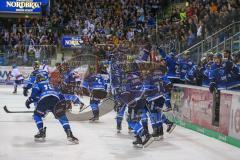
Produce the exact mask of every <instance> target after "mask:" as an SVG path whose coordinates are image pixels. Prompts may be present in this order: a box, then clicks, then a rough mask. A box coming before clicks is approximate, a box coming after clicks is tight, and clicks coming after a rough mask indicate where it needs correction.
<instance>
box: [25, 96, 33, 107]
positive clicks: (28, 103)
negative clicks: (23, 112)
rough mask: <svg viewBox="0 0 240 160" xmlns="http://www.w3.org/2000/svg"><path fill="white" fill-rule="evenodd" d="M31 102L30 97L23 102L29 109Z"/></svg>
mask: <svg viewBox="0 0 240 160" xmlns="http://www.w3.org/2000/svg"><path fill="white" fill-rule="evenodd" d="M31 103H32V100H31V98H28V99H27V100H26V102H25V106H26V107H27V108H28V109H30V104H31Z"/></svg>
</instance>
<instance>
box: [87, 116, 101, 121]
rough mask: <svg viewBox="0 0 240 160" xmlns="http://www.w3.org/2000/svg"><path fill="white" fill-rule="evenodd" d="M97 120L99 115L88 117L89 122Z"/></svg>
mask: <svg viewBox="0 0 240 160" xmlns="http://www.w3.org/2000/svg"><path fill="white" fill-rule="evenodd" d="M98 120H99V117H95V116H93V117H92V118H90V119H89V122H96V121H98Z"/></svg>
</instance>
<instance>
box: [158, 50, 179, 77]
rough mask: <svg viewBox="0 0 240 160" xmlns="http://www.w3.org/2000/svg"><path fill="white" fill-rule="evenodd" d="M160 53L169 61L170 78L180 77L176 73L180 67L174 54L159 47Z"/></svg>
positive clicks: (168, 72) (168, 73) (168, 74)
mask: <svg viewBox="0 0 240 160" xmlns="http://www.w3.org/2000/svg"><path fill="white" fill-rule="evenodd" d="M159 54H160V55H161V56H162V58H164V59H165V60H166V63H167V68H168V71H167V76H168V78H177V79H179V76H178V75H176V69H177V68H178V64H177V61H176V60H175V58H174V56H173V55H167V54H166V53H165V52H164V51H163V50H162V49H159Z"/></svg>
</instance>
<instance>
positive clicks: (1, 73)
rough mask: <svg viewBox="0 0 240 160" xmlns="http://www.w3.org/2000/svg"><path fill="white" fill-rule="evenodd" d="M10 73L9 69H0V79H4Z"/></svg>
mask: <svg viewBox="0 0 240 160" xmlns="http://www.w3.org/2000/svg"><path fill="white" fill-rule="evenodd" d="M9 75H10V71H1V70H0V79H6V78H7V77H9Z"/></svg>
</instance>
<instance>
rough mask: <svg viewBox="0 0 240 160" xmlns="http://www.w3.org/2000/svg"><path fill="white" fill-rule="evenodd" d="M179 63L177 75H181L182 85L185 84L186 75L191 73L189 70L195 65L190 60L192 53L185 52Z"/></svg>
mask: <svg viewBox="0 0 240 160" xmlns="http://www.w3.org/2000/svg"><path fill="white" fill-rule="evenodd" d="M177 63H178V69H177V74H178V75H179V77H180V80H181V81H182V83H184V82H185V75H186V74H187V72H189V70H190V69H191V68H192V66H193V63H192V61H191V59H190V52H189V51H185V52H184V53H183V56H182V58H179V59H178V61H177Z"/></svg>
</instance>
